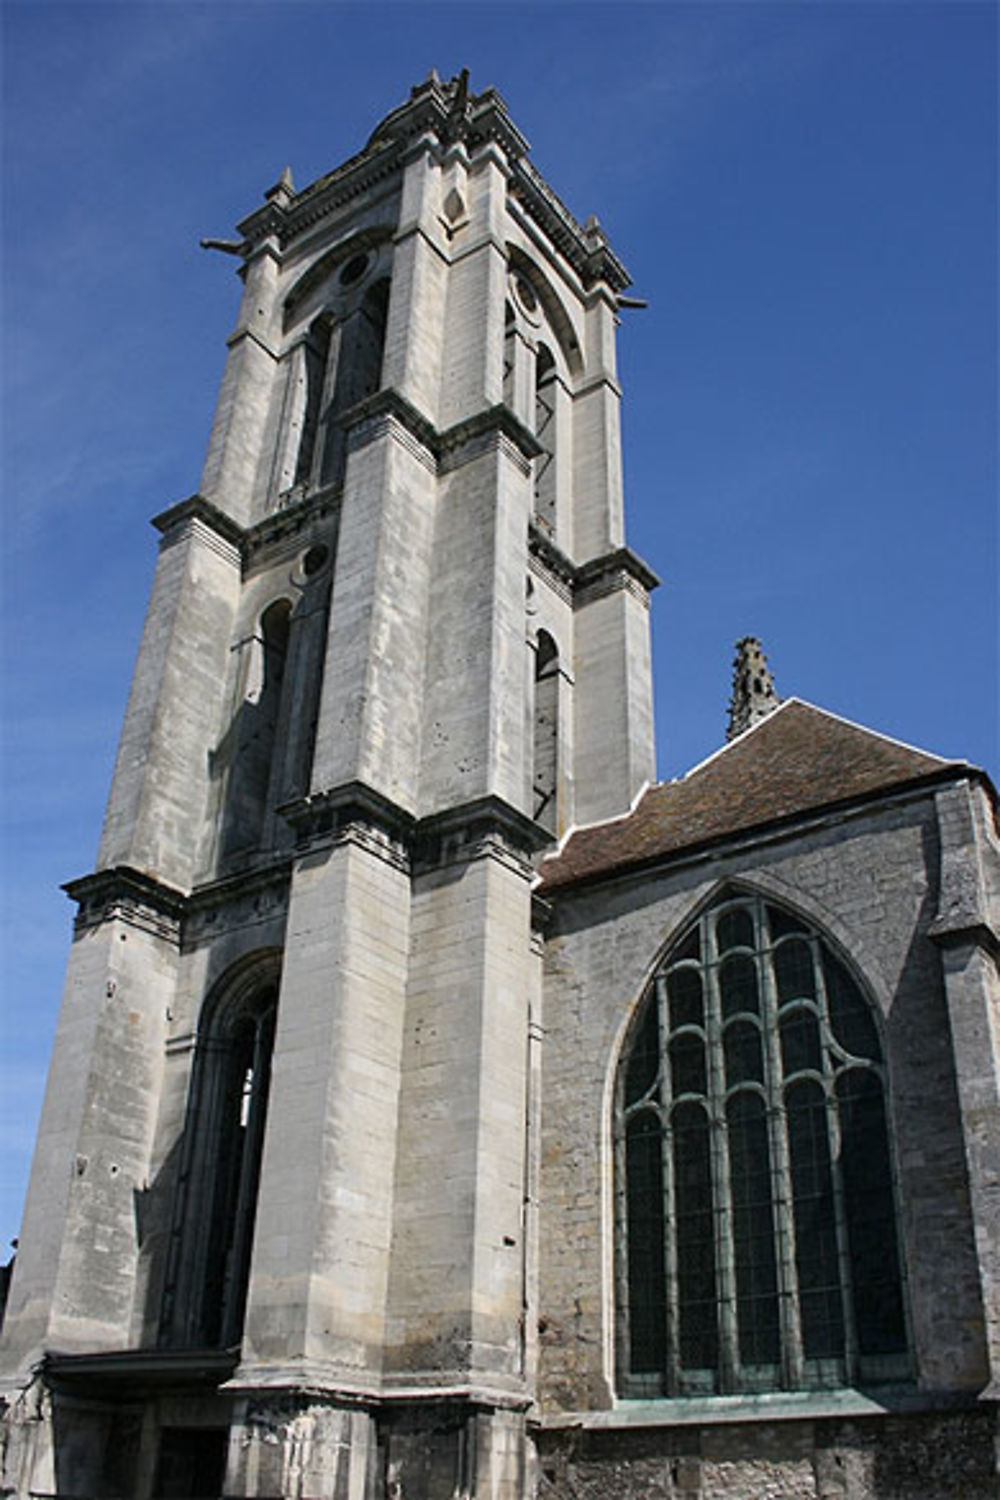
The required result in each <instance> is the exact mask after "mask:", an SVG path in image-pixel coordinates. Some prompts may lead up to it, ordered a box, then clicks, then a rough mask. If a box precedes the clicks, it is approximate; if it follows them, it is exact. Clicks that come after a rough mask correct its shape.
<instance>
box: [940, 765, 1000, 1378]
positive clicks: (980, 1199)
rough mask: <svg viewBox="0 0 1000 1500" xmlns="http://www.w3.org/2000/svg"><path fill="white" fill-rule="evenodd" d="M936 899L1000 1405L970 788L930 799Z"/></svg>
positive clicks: (999, 975)
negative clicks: (936, 835)
mask: <svg viewBox="0 0 1000 1500" xmlns="http://www.w3.org/2000/svg"><path fill="white" fill-rule="evenodd" d="M935 802H936V804H937V810H938V825H939V828H940V832H941V893H940V900H939V907H938V914H937V917H936V919H935V922H934V924H933V926H932V928H931V932H930V935H931V937H932V938H933V939H934V941H935V942H936V943H937V944H938V946H939V948H940V950H941V969H942V974H943V977H944V988H945V997H946V1000H947V1005H948V1019H949V1023H950V1026H951V1039H952V1050H953V1054H954V1060H955V1079H956V1083H957V1086H958V1097H959V1106H960V1109H961V1115H962V1136H963V1142H964V1146H965V1161H966V1168H967V1171H968V1177H969V1196H970V1200H971V1205H972V1217H973V1223H974V1227H975V1241H976V1253H977V1258H978V1262H979V1278H980V1285H981V1288H982V1298H983V1318H984V1325H985V1332H986V1345H987V1356H988V1359H989V1369H990V1387H989V1395H990V1396H991V1397H992V1399H993V1400H997V1399H1000V970H998V963H997V961H998V958H1000V933H998V930H997V920H996V917H997V914H996V912H995V911H994V910H992V909H991V898H990V881H989V878H988V874H987V870H986V868H985V865H986V863H987V862H989V863H990V864H991V865H992V867H993V871H994V873H995V872H996V870H997V868H998V865H1000V860H998V850H997V847H996V844H995V842H994V840H992V839H991V838H990V835H989V833H988V832H987V830H988V826H989V821H990V814H989V810H988V808H987V806H986V798H985V796H984V794H983V792H982V790H981V788H979V787H978V786H974V785H973V784H971V783H970V782H966V781H960V782H957V783H950V784H949V785H947V786H945V787H943V788H941V790H939V791H938V792H937V793H936V794H935Z"/></svg>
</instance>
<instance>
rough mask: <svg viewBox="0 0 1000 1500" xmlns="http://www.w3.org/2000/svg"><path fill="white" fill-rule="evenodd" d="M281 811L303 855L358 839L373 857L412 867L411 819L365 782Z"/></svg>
mask: <svg viewBox="0 0 1000 1500" xmlns="http://www.w3.org/2000/svg"><path fill="white" fill-rule="evenodd" d="M278 811H279V813H280V814H281V816H282V817H283V818H284V819H285V820H286V822H288V823H289V824H290V825H291V826H292V828H294V830H295V833H296V836H297V841H298V842H297V852H298V853H299V854H300V855H301V854H304V853H309V852H310V851H311V850H315V849H323V848H329V847H332V845H333V844H335V843H342V842H344V841H345V839H347V838H348V837H350V838H351V839H352V840H353V841H355V842H356V841H358V839H359V838H360V839H361V841H362V842H364V844H365V847H367V848H369V849H370V850H371V852H372V853H375V854H378V855H379V856H380V857H384V858H387V859H388V860H389V862H390V863H392V864H394V865H397V866H400V867H408V863H409V852H408V851H409V839H410V835H411V833H412V830H413V826H414V819H413V817H412V815H411V814H410V813H408V812H407V811H406V809H405V808H403V807H400V805H399V804H398V803H397V802H393V800H392V799H391V798H390V797H386V796H384V795H383V794H382V793H381V792H377V791H376V790H375V789H374V787H370V786H367V785H366V784H365V783H364V782H363V781H350V782H346V783H345V784H344V785H343V786H339V787H333V788H331V790H329V791H326V792H314V793H312V794H311V795H310V796H308V797H300V798H299V799H298V800H297V801H295V802H288V803H286V804H285V805H284V807H280V808H279V809H278ZM373 834H374V835H375V837H374V839H373V837H372V835H373Z"/></svg>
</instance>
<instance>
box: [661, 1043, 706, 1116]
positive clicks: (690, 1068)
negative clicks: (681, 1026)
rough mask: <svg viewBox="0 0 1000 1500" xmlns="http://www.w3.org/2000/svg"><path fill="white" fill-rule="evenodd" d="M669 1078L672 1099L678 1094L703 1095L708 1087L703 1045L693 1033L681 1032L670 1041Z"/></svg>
mask: <svg viewBox="0 0 1000 1500" xmlns="http://www.w3.org/2000/svg"><path fill="white" fill-rule="evenodd" d="M670 1076H671V1082H672V1084H673V1090H674V1098H675V1099H676V1098H677V1096H678V1095H679V1094H704V1093H705V1090H706V1088H707V1086H708V1078H707V1074H706V1071H705V1043H704V1042H703V1041H702V1039H701V1037H700V1036H699V1035H698V1034H697V1032H694V1031H682V1032H681V1033H680V1035H679V1036H675V1037H671V1039H670Z"/></svg>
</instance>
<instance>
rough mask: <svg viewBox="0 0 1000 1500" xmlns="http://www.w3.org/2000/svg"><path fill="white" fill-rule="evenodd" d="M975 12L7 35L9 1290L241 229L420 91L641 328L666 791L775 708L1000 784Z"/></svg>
mask: <svg viewBox="0 0 1000 1500" xmlns="http://www.w3.org/2000/svg"><path fill="white" fill-rule="evenodd" d="M996 16H997V12H996V9H995V7H994V6H993V4H992V3H985V0H984V3H973V4H965V3H962V0H955V3H949V0H937V3H930V4H910V3H907V0H877V3H868V4H850V3H837V0H830V3H823V4H820V3H810V0H799V3H796V0H787V3H780V4H772V3H768V0H759V3H735V4H730V3H722V0H720V3H706V0H702V3H693V4H674V3H670V0H663V3H643V4H630V3H627V0H623V3H619V4H614V5H605V4H598V3H594V4H590V3H582V0H565V3H556V4H535V3H527V0H525V3H518V0H506V3H504V4H503V5H495V4H491V3H489V4H488V3H481V4H477V3H474V0H464V3H462V4H458V3H453V4H437V5H428V4H421V3H402V4H397V5H384V4H379V3H368V4H362V5H342V4H336V3H328V4H323V5H315V4H302V3H297V0H289V3H266V0H260V3H245V0H228V3H227V0H216V3H212V4H200V5H196V4H189V3H186V0H177V3H169V0H160V3H152V4H128V3H118V4H107V5H96V4H90V3H86V0H83V3H77V4H66V5H63V4H50V3H45V0H36V3H24V4H22V3H11V0H7V3H6V4H4V5H3V6H2V23H3V30H4V62H3V69H4V78H3V100H4V105H3V107H4V163H3V169H4V183H5V187H4V192H5V205H4V208H5V212H4V219H3V278H4V280H3V317H4V329H5V333H4V342H3V349H2V355H3V360H2V365H3V368H2V374H3V420H4V441H3V473H4V491H3V494H4V501H3V528H4V536H3V548H2V557H0V568H2V586H3V587H2V610H3V620H2V625H3V652H4V655H3V673H2V690H3V728H4V732H3V756H4V777H3V784H4V789H5V793H4V802H3V820H4V821H3V828H4V842H3V855H4V864H3V875H4V891H5V899H4V912H5V915H4V922H3V927H4V946H3V952H2V965H3V968H2V984H3V1039H2V1078H0V1096H2V1099H3V1111H4V1118H3V1121H2V1123H0V1148H2V1149H0V1259H2V1258H4V1254H3V1252H4V1247H5V1246H6V1243H7V1241H8V1240H9V1239H10V1238H11V1237H12V1236H13V1235H15V1234H16V1233H17V1225H18V1221H19V1217H20V1207H21V1200H22V1197H23V1192H24V1186H25V1182H26V1177H27V1164H28V1157H29V1153H30V1149H31V1143H32V1140H33V1136H34V1130H35V1125H36V1120H37V1111H38V1106H39V1102H40V1097H41V1089H42V1085H43V1082H44V1072H45V1066H46V1059H47V1055H48V1050H49V1047H50V1044H51V1036H52V1030H53V1027H54V1024H55V1016H56V1011H57V1007H58V1001H59V992H60V988H61V983H62V972H63V967H64V964H65V958H66V952H67V947H68V941H69V932H70V915H71V909H70V905H69V903H68V901H67V900H66V898H65V896H63V895H62V894H61V892H60V891H59V889H58V886H59V883H60V882H61V881H63V880H67V879H69V878H71V877H74V876H77V875H80V874H83V873H85V872H86V871H87V870H88V869H90V868H91V867H92V863H93V859H94V852H95V849H96V843H97V838H98V834H99V829H100V820H101V816H102V811H103V803H104V799H105V796H106V792H107V784H108V779H109V776H110V770H111V763H112V758H113V755H114V748H115V742H116V737H117V732H118V727H119V722H120V718H121V713H122V710H123V707H124V701H125V695H126V692H127V689H128V683H129V676H130V672H131V666H132V660H133V657H134V652H135V649H136V645H137V641H138V635H139V630H140V627H141V622H142V614H143V610H144V607H145V598H146V592H147V589H148V585H149V580H150V576H151V571H152V566H153V561H154V546H155V538H154V533H153V532H152V530H151V529H150V527H149V526H148V524H147V522H148V518H149V517H150V516H152V515H154V514H155V513H156V512H158V511H160V510H163V509H164V508H166V506H168V505H170V504H171V503H173V502H174V501H176V500H178V499H181V498H183V497H184V496H185V495H187V494H190V493H192V492H193V491H194V490H195V489H196V487H197V484H198V478H199V473H200V468H201V463H202V458H203V455H204V447H205V442H206V439H207V435H208V429H209V424H210V421H211V416H212V408H213V404H214V400H215V393H216V389H217V384H218V381H219V377H220V375H221V371H222V364H223V359H224V354H225V337H226V334H227V333H228V331H229V329H230V327H231V326H232V322H233V320H234V317H235V313H236V306H237V299H238V290H239V288H238V283H237V281H236V279H235V276H234V263H233V262H232V261H231V260H229V259H228V258H226V257H223V256H219V255H210V254H206V253H205V252H203V251H202V250H200V249H199V247H198V241H199V238H200V237H201V236H203V235H213V236H220V237H227V236H231V235H232V232H233V227H234V225H235V223H236V221H237V220H238V219H240V218H241V217H243V216H244V215H245V214H246V213H248V212H249V211H250V210H252V209H253V208H254V207H255V206H256V205H257V204H258V203H259V202H260V201H261V198H262V195H263V193H264V191H265V190H266V189H267V188H268V187H269V186H270V185H271V184H272V183H273V182H274V181H275V179H276V178H277V176H278V174H279V173H280V171H281V169H282V168H283V167H284V165H285V164H286V162H287V163H290V164H291V166H292V169H293V172H294V175H295V181H296V183H297V184H298V185H299V186H300V187H301V186H304V185H306V184H307V183H308V182H309V181H311V180H312V179H313V178H314V177H316V176H318V175H319V174H320V173H322V172H324V171H326V170H328V169H329V168H330V167H332V166H334V165H336V164H337V163H339V162H340V161H341V160H343V159H344V158H345V157H346V156H348V155H350V154H351V153H352V152H353V151H355V150H357V149H358V148H359V147H360V146H361V145H362V144H363V143H364V141H365V139H366V138H367V136H368V134H369V133H370V131H371V129H372V127H373V126H374V124H375V123H376V121H377V120H378V119H379V118H380V117H381V116H382V115H384V114H385V113H387V112H388V110H389V109H390V108H392V107H393V106H394V105H396V104H397V103H399V102H400V101H401V100H402V99H403V98H404V97H405V96H406V94H407V92H408V90H409V87H410V85H411V84H412V83H414V82H416V81H418V80H419V79H421V78H423V77H425V76H426V74H427V72H428V71H429V69H430V68H431V67H436V68H437V69H438V71H439V72H440V73H441V74H442V75H444V76H448V75H451V74H453V73H456V72H457V71H458V70H459V69H460V68H461V67H463V66H467V67H469V68H470V71H471V82H472V87H473V88H474V89H477V90H478V89H481V88H483V87H485V86H486V85H488V84H493V85H495V86H496V87H498V88H499V89H500V91H501V93H503V95H504V97H505V98H506V99H507V102H508V104H509V106H510V108H511V111H512V114H513V116H514V119H515V120H516V122H517V123H518V125H519V126H520V127H521V129H522V130H523V131H524V132H525V134H526V135H527V136H528V138H529V140H530V141H531V143H532V146H533V153H532V154H533V160H534V161H535V164H536V165H537V166H538V167H539V169H540V170H541V171H542V172H543V173H544V174H545V175H546V177H547V178H548V179H549V181H550V182H551V183H552V185H553V186H554V187H555V189H556V190H557V191H558V192H559V194H560V195H561V197H562V198H563V199H564V201H565V202H566V204H567V205H568V207H569V208H570V209H571V210H572V211H573V212H574V213H575V214H576V215H577V217H578V218H581V219H582V218H585V217H586V216H587V215H588V214H590V213H592V212H596V213H597V214H598V215H599V217H600V218H601V221H602V223H603V224H604V226H605V228H606V230H607V232H608V234H609V237H610V239H611V242H612V244H613V245H614V247H615V249H616V250H617V251H618V253H619V254H620V255H621V257H622V258H623V260H624V261H625V263H626V265H627V266H628V267H629V269H630V271H631V273H632V276H633V281H634V287H633V290H634V293H635V295H637V296H641V297H644V298H646V299H648V302H649V307H648V309H647V310H645V311H636V312H629V313H626V314H624V315H623V324H622V329H621V336H620V366H621V376H622V381H623V384H624V387H625V407H624V445H625V472H626V495H627V504H628V513H629V539H630V541H631V544H632V545H633V547H635V549H636V550H637V551H638V552H639V553H640V554H642V555H643V556H644V557H645V558H646V559H647V561H648V562H650V564H651V565H652V566H653V567H654V568H655V569H656V571H657V572H658V573H659V574H660V576H661V577H662V579H663V587H662V588H661V589H660V591H659V593H658V594H657V596H656V597H655V600H654V653H655V670H656V679H657V701H658V721H657V728H658V741H659V764H660V775H661V776H663V777H668V776H674V775H679V774H681V773H683V771H684V770H686V769H687V768H688V767H690V766H691V765H693V764H694V763H696V762H697V761H698V760H699V759H701V758H702V757H703V756H705V755H706V754H708V753H710V752H711V751H712V750H714V749H716V748H717V747H718V745H719V744H720V742H721V740H722V737H723V733H724V727H725V709H726V703H727V700H728V694H729V674H730V662H731V656H732V644H733V642H734V641H735V640H736V638H737V637H739V636H741V635H744V634H756V635H760V636H762V637H763V639H764V642H765V647H766V649H767V651H768V654H769V657H770V661H771V665H772V668H773V670H774V673H775V676H776V680H777V687H778V691H779V693H781V694H783V695H785V696H789V695H791V694H797V695H799V696H801V697H805V698H808V699H809V700H811V701H812V702H815V703H818V704H820V705H822V706H823V707H826V708H829V709H831V710H833V711H835V712H837V713H841V714H843V715H845V716H847V717H849V718H852V719H855V720H858V721H860V722H862V723H865V724H868V725H870V726H872V727H873V728H877V729H880V730H882V731H884V732H886V733H888V734H892V735H895V736H897V737H899V738H901V739H904V740H906V741H908V742H910V743H913V744H918V745H921V746H923V747H925V748H927V749H930V750H933V751H936V752H938V753H940V754H944V755H948V756H954V757H960V758H965V759H969V760H972V761H974V762H976V763H979V764H983V765H985V766H986V767H987V769H988V770H990V771H991V773H992V774H994V775H996V771H997V764H998V754H997V749H998V745H997V732H998V731H997V676H998V674H997V658H996V651H997V595H996V577H997V537H996V528H997V514H996V479H997V457H996V439H995V422H996V418H995V407H996V370H997V318H996V293H995V278H996V224H997V173H996V108H997V88H996V84H997V79H996Z"/></svg>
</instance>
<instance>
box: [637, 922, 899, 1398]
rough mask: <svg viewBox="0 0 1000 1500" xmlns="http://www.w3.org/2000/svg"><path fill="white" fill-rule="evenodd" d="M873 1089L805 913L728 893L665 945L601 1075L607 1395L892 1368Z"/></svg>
mask: <svg viewBox="0 0 1000 1500" xmlns="http://www.w3.org/2000/svg"><path fill="white" fill-rule="evenodd" d="M885 1087H886V1080H885V1070H884V1066H883V1058H882V1050H881V1044H880V1041H879V1029H878V1025H877V1023H876V1019H875V1015H874V1012H873V1009H872V1006H871V1004H870V1002H869V1001H868V999H867V998H866V997H865V995H864V993H863V992H862V990H861V987H860V986H859V984H858V983H857V981H856V980H855V979H854V977H853V975H852V974H851V972H850V970H849V968H848V967H847V965H846V964H845V963H844V962H843V961H842V960H841V959H840V958H838V957H837V956H836V955H835V954H834V953H833V951H832V949H831V948H830V946H829V944H828V943H827V942H826V941H825V940H824V939H823V937H822V936H821V935H820V934H819V933H818V932H817V931H815V930H814V929H812V928H811V926H810V925H809V924H808V923H807V922H805V921H803V920H802V919H801V918H800V917H798V916H795V915H793V914H792V913H791V912H787V911H785V910H783V909H782V908H780V907H778V906H775V905H773V904H772V903H770V902H766V901H764V900H762V899H760V898H758V897H753V896H743V895H735V896H729V897H726V898H724V899H722V900H720V901H718V902H717V903H716V904H715V905H714V906H713V907H711V908H710V909H709V910H708V911H706V912H705V913H704V914H703V915H702V916H701V917H700V918H699V919H698V921H697V922H695V923H694V924H692V926H691V927H689V928H688V929H687V931H685V932H684V933H683V934H682V935H681V937H680V939H679V941H678V942H677V943H676V944H675V945H674V947H673V948H672V950H671V952H670V953H669V954H668V955H667V957H666V959H665V961H664V962H663V964H662V965H661V966H660V968H659V970H658V972H657V974H656V976H655V978H654V980H653V983H652V984H651V985H650V988H649V991H648V993H647V995H646V997H645V999H644V1001H643V1004H642V1006H641V1007H640V1011H639V1014H638V1015H637V1018H636V1024H635V1027H634V1030H633V1039H632V1042H631V1044H630V1046H629V1047H628V1049H627V1051H626V1055H625V1057H624V1059H623V1063H622V1069H621V1074H620V1083H619V1094H618V1100H619V1106H618V1135H617V1140H618V1147H617V1150H618V1172H619V1201H620V1202H621V1204H622V1205H623V1222H622V1244H621V1259H620V1266H621V1275H620V1285H621V1287H622V1295H621V1299H620V1317H621V1321H622V1325H623V1330H624V1331H625V1337H623V1339H622V1340H621V1344H620V1348H621V1361H620V1362H621V1371H620V1388H621V1392H622V1394H624V1395H632V1396H646V1397H649V1396H657V1395H660V1396H684V1395H694V1394H699V1395H705V1394H711V1393H713V1392H718V1393H738V1392H741V1391H747V1392H752V1391H762V1390H781V1389H785V1390H795V1389H809V1388H818V1387H831V1386H842V1385H849V1384H853V1383H856V1382H862V1383H864V1382H866V1381H868V1382H870V1381H874V1380H880V1379H881V1380H886V1379H900V1378H905V1377H906V1376H907V1374H908V1373H909V1367H908V1357H907V1340H906V1327H905V1317H904V1310H903V1292H902V1279H901V1271H900V1259H899V1251H898V1245H897V1236H896V1209H895V1189H894V1182H893V1173H892V1165H891V1153H890V1149H889V1131H888V1123H887V1116H886V1107H885Z"/></svg>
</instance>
